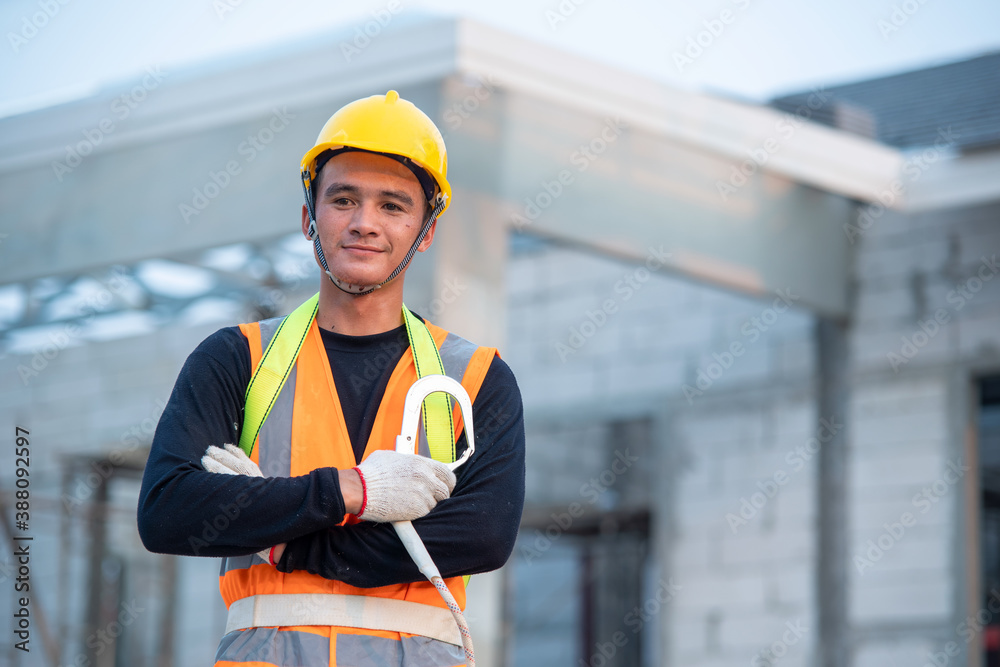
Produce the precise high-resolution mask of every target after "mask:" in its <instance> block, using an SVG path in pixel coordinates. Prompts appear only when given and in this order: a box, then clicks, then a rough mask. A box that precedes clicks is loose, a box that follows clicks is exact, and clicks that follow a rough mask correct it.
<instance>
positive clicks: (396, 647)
mask: <svg viewBox="0 0 1000 667" xmlns="http://www.w3.org/2000/svg"><path fill="white" fill-rule="evenodd" d="M336 653H337V664H338V665H351V667H384V666H385V665H401V666H403V667H440V666H441V665H464V664H465V653H464V652H463V651H462V647H460V646H455V645H453V644H447V643H445V642H439V641H438V640H436V639H429V638H427V637H403V638H402V639H401V640H400V641H396V640H395V639H387V638H385V637H371V636H366V635H337V651H336Z"/></svg>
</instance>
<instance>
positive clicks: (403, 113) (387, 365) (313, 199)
mask: <svg viewBox="0 0 1000 667" xmlns="http://www.w3.org/2000/svg"><path fill="white" fill-rule="evenodd" d="M302 178H303V185H304V190H305V193H306V204H305V205H304V206H303V207H302V232H303V234H304V235H305V236H306V238H308V239H310V240H311V241H312V242H313V244H314V250H315V255H316V260H317V264H318V265H319V266H320V268H321V269H322V271H323V274H322V275H321V277H320V280H321V285H320V290H319V294H318V301H314V302H313V304H314V305H313V306H312V308H311V313H310V312H309V311H310V307H309V302H307V304H304V305H303V306H302V307H300V308H299V309H296V311H295V313H293V314H292V315H289V316H288V317H287V318H284V319H282V318H275V319H273V320H265V321H262V322H254V323H248V324H241V325H239V326H238V327H227V328H223V329H220V330H219V331H217V332H216V333H214V334H212V335H211V336H209V337H208V338H206V339H205V340H204V341H203V342H202V343H201V344H200V345H199V346H198V347H197V349H195V350H194V352H192V353H191V355H190V356H189V357H188V359H187V361H186V362H185V364H184V366H183V368H182V369H181V371H180V374H179V376H178V378H177V382H176V384H175V385H174V389H173V393H172V394H171V396H170V400H169V402H168V403H167V405H166V407H165V409H164V411H163V415H162V417H161V418H160V423H159V425H158V427H157V429H156V433H155V436H154V438H153V443H152V448H151V451H150V455H149V460H148V462H147V464H146V470H145V474H144V476H143V481H142V489H141V492H140V497H139V512H138V525H139V534H140V536H141V538H142V541H143V543H144V544H145V546H146V548H147V549H149V550H150V551H154V552H159V553H170V554H179V555H187V556H214V557H222V558H223V562H222V571H221V573H220V590H221V593H222V597H223V599H224V601H225V603H226V606H227V607H228V608H229V617H228V622H227V632H226V634H225V636H224V637H223V638H222V640H221V642H220V644H219V648H218V652H217V654H216V658H215V659H216V663H215V664H216V665H217V666H222V665H241V666H243V667H247V666H250V665H277V666H285V665H287V666H289V667H290V666H292V665H296V666H298V665H310V666H311V665H407V666H414V667H416V666H419V667H424V666H426V667H433V666H437V665H448V666H453V665H462V664H466V658H465V657H464V655H463V651H462V647H461V645H460V644H461V639H460V638H458V639H456V638H457V636H458V633H457V632H456V629H455V624H454V621H453V620H451V617H450V616H449V614H448V611H447V609H446V608H445V603H444V602H443V601H442V599H441V598H440V596H439V595H438V592H437V591H436V590H435V588H434V586H432V585H431V584H430V583H428V582H427V581H425V580H424V577H423V576H422V575H421V573H420V572H419V571H418V570H417V568H416V566H415V565H414V564H413V562H412V561H411V559H410V557H409V555H408V554H407V552H406V551H405V550H404V548H403V546H402V544H401V542H400V540H399V538H398V537H397V535H396V533H395V532H394V530H393V527H392V525H391V524H390V523H389V522H393V521H405V520H413V525H414V527H415V528H416V529H417V532H418V534H419V535H420V537H421V538H422V540H423V542H424V544H425V545H426V547H427V550H428V552H429V554H430V555H431V557H432V558H433V560H434V562H435V563H436V564H437V566H438V568H439V569H440V572H441V575H442V576H443V577H445V583H446V584H447V588H448V590H450V592H451V593H452V594H453V595H454V597H455V599H456V601H457V602H458V604H459V606H461V607H464V605H465V597H466V596H465V586H466V583H467V581H466V579H464V578H463V575H472V574H476V573H480V572H486V571H490V570H494V569H496V568H499V567H500V566H501V565H503V564H504V563H505V562H506V560H507V558H508V557H509V556H510V553H511V551H512V549H513V546H514V539H515V537H516V534H517V529H518V524H519V522H520V517H521V509H522V506H523V499H524V427H523V413H522V406H521V398H520V393H519V390H518V388H517V384H516V382H515V379H514V376H513V374H512V373H511V371H510V368H509V367H508V366H507V365H506V364H505V363H504V362H503V361H502V360H501V359H500V357H499V356H498V355H497V352H496V350H495V349H493V348H487V347H480V346H477V345H475V344H473V343H470V342H469V341H466V340H465V339H463V338H461V337H459V336H457V335H455V334H453V333H449V332H447V331H444V330H443V329H440V328H439V327H437V326H435V325H433V324H431V323H430V322H427V321H425V320H422V318H419V317H417V316H414V315H413V314H412V313H410V312H409V311H407V310H406V309H405V307H404V306H403V283H404V280H405V277H406V268H407V265H408V262H409V261H410V259H411V258H412V257H413V256H414V253H415V252H423V251H425V250H427V248H428V247H429V246H430V245H431V243H432V241H433V239H434V234H435V232H436V229H437V220H438V216H439V215H441V214H442V213H444V212H445V210H446V209H447V208H448V205H449V204H450V197H451V187H450V185H449V184H448V180H447V153H446V150H445V146H444V141H443V139H442V137H441V134H440V132H439V131H438V129H437V128H436V127H435V125H434V123H433V122H432V121H431V120H430V119H429V118H428V117H427V116H426V115H425V114H424V113H423V112H421V111H420V110H419V109H417V108H416V107H415V106H414V105H413V104H411V103H410V102H408V101H406V100H404V99H401V98H400V97H399V95H398V94H397V93H396V92H395V91H389V92H388V93H387V94H386V95H377V96H373V97H368V98H364V99H361V100H357V101H355V102H352V103H350V104H348V105H346V106H345V107H343V108H342V109H340V110H339V111H337V113H335V114H334V115H333V116H332V117H331V118H330V119H329V121H327V123H326V125H325V126H324V127H323V129H322V131H321V132H320V134H319V138H318V139H317V141H316V144H315V146H313V147H312V148H311V149H310V150H309V151H308V152H307V153H306V154H305V156H304V157H303V160H302ZM314 299H315V297H314ZM298 313H305V314H306V315H305V316H302V317H300V318H299V320H296V321H300V322H301V324H300V325H299V326H301V333H299V334H297V335H293V336H292V337H293V338H297V340H290V337H289V334H288V331H289V330H294V322H292V320H293V319H294V318H295V316H296V314H298ZM310 317H311V319H310ZM428 334H429V336H428ZM421 336H423V337H424V338H420V337H421ZM417 340H423V341H425V344H424V346H423V348H420V346H418V345H417V344H416V343H415V342H414V341H417ZM272 341H274V344H273V345H272V346H271V348H269V344H270V343H271V342H272ZM279 341H280V343H279ZM426 341H430V343H432V344H428V343H426ZM428 345H429V349H430V350H431V351H430V353H428V352H427V351H426V349H427V347H428ZM289 346H291V347H289ZM278 348H281V349H282V350H284V349H286V348H287V349H291V350H293V352H291V353H287V352H285V353H281V352H275V353H274V354H276V355H277V354H289V355H290V356H289V360H288V362H287V364H286V368H287V372H285V376H286V377H285V379H284V382H283V384H280V383H278V384H274V385H273V387H279V386H280V389H277V388H275V389H270V390H265V389H260V390H259V389H258V382H259V383H260V385H259V386H265V385H266V386H272V385H268V382H267V380H268V378H267V377H265V376H266V375H267V373H265V372H264V371H263V370H261V368H268V367H269V364H270V363H271V362H270V361H268V360H269V359H270V358H271V355H272V349H278ZM419 349H424V351H423V352H420V353H419V354H418V351H419ZM421 354H422V355H423V361H421V359H420V358H419V357H420V356H421ZM429 357H435V358H437V359H438V361H434V360H433V359H432V360H431V361H427V359H428V358H429ZM262 358H263V359H264V361H263V362H262ZM275 363H277V362H275ZM434 363H436V364H438V365H439V366H440V367H441V372H443V373H445V374H447V375H449V376H451V377H453V378H454V379H455V380H458V381H460V382H461V383H462V386H463V387H464V388H465V390H466V391H467V392H468V394H469V396H470V397H471V398H472V400H473V420H472V421H473V423H474V424H475V436H476V437H475V447H474V453H473V455H472V456H471V458H470V459H469V460H468V462H466V463H465V464H463V465H462V466H461V467H460V468H458V470H457V473H452V472H451V471H450V470H449V468H448V467H447V466H446V465H445V463H444V462H442V461H440V460H436V459H441V458H442V457H441V456H438V455H437V454H434V456H433V457H432V456H431V455H429V453H428V451H427V449H428V447H429V446H430V445H429V444H428V442H427V440H428V439H429V438H430V434H431V430H430V427H429V426H427V425H426V424H425V425H424V426H425V428H426V429H427V430H426V433H424V432H423V431H422V432H421V445H420V450H421V452H422V453H424V454H425V455H424V456H415V455H413V454H403V453H396V452H395V451H393V450H394V446H395V436H396V435H398V434H399V429H400V423H401V419H402V407H403V401H404V398H405V395H406V392H407V390H408V389H409V387H410V385H412V384H413V383H414V382H415V381H416V380H417V378H418V375H421V374H422V373H424V372H426V368H421V369H417V368H416V366H417V365H418V364H419V365H421V366H422V367H427V366H428V365H429V364H431V365H432V364H434ZM276 367H277V366H276ZM277 374H278V375H281V371H279V372H278V373H277ZM272 375H273V373H272ZM251 381H252V382H251ZM251 384H252V385H253V386H252V387H251V390H250V391H249V392H248V386H251ZM268 391H271V392H272V395H268V393H267V392H268ZM435 396H444V395H443V394H435ZM252 397H255V398H252ZM262 397H263V401H264V403H266V404H267V406H270V409H269V412H267V411H264V412H263V413H262V412H261V410H260V409H259V408H258V407H256V406H257V403H259V402H260V400H261V398H262ZM445 404H446V406H450V401H445ZM427 405H428V404H427V403H425V404H424V414H425V421H426V422H428V423H430V422H431V421H432V419H431V417H429V416H428V415H429V414H430V413H429V412H428V408H427ZM447 410H450V407H448V408H447ZM440 413H441V411H440V410H438V411H435V413H434V414H435V415H437V414H440ZM260 414H263V415H264V417H266V418H261V417H260ZM448 414H449V415H450V414H451V413H450V412H449V413H448ZM254 415H257V416H256V417H255V416H254ZM448 419H449V420H450V419H451V417H450V416H449V417H448ZM248 424H249V425H250V426H248ZM445 424H446V426H444V427H442V426H440V424H439V425H438V426H437V427H435V428H436V429H437V430H436V433H438V434H439V435H440V434H441V432H442V429H445V435H446V436H447V437H445V438H444V440H443V442H444V443H445V446H446V449H447V448H448V447H451V448H452V450H451V456H452V457H455V456H459V455H461V453H462V452H463V451H464V450H465V449H466V445H467V443H466V442H465V432H464V430H463V428H462V423H461V418H460V416H459V415H458V413H457V412H456V415H455V416H454V421H453V422H452V421H447V422H445ZM253 433H257V434H258V435H257V437H256V438H255V437H254V436H253ZM436 442H437V443H438V445H440V442H442V440H441V438H440V437H438V438H437V439H436ZM236 443H239V444H240V447H236V446H235V444H236ZM248 450H249V452H250V454H249V456H248V455H247V453H246V452H247V451H248ZM431 453H432V454H433V452H431ZM446 454H447V452H446ZM452 460H453V458H452ZM222 473H225V474H222ZM456 474H457V477H456Z"/></svg>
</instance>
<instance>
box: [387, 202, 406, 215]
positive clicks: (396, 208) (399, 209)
mask: <svg viewBox="0 0 1000 667" xmlns="http://www.w3.org/2000/svg"><path fill="white" fill-rule="evenodd" d="M385 207H386V208H387V209H388V210H390V211H392V212H394V213H395V212H402V211H403V209H402V207H400V206H399V204H394V203H392V202H391V201H390V202H386V204H385Z"/></svg>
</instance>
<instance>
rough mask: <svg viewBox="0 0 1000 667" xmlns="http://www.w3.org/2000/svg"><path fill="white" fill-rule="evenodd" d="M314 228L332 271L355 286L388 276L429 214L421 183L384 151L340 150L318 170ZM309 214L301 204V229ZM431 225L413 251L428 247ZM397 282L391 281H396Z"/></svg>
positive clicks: (306, 222) (381, 279)
mask: <svg viewBox="0 0 1000 667" xmlns="http://www.w3.org/2000/svg"><path fill="white" fill-rule="evenodd" d="M315 196H316V229H317V230H318V232H319V236H320V242H321V243H322V244H323V254H324V255H325V256H326V261H327V264H328V265H329V267H330V272H331V273H332V274H333V275H334V276H336V277H337V278H339V279H340V280H343V281H346V282H348V283H352V284H354V285H374V284H377V283H380V282H382V281H383V280H385V279H386V278H388V277H389V274H391V273H392V271H393V269H395V268H396V267H397V266H398V265H399V263H400V262H402V261H403V258H404V257H405V256H406V252H407V251H408V250H409V249H410V245H412V244H413V242H414V241H415V240H416V238H417V235H418V234H419V233H420V227H421V225H422V223H423V221H424V219H425V216H426V213H427V203H426V202H425V201H424V195H423V190H422V189H421V187H420V182H419V181H418V180H417V178H416V176H414V175H413V173H412V172H411V171H410V170H409V169H407V168H406V167H404V166H403V165H402V164H400V163H399V162H396V161H395V160H392V159H390V158H387V157H385V156H382V155H375V154H373V153H362V152H348V153H341V154H340V155H337V156H335V157H334V158H332V159H331V160H330V161H329V162H327V163H326V165H325V166H324V167H323V169H322V170H321V171H320V178H319V183H318V184H317V186H316V187H315ZM308 230H309V213H308V211H307V209H306V208H305V206H303V207H302V232H303V234H306V235H307V236H308ZM433 238H434V228H433V227H432V228H431V230H430V231H429V232H428V233H427V235H426V236H425V237H424V239H423V241H421V243H420V245H419V246H418V248H417V250H418V251H420V252H423V251H424V250H426V249H427V248H429V247H430V245H431V241H432V240H433ZM394 282H395V281H394Z"/></svg>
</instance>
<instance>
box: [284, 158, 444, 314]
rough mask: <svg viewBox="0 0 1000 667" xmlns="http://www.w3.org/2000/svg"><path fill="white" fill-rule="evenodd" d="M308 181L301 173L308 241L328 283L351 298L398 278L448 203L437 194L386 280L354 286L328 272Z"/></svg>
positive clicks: (304, 173)
mask: <svg viewBox="0 0 1000 667" xmlns="http://www.w3.org/2000/svg"><path fill="white" fill-rule="evenodd" d="M310 180H311V179H310V178H309V174H308V172H303V175H302V188H303V190H304V191H305V197H306V208H307V210H308V212H309V239H310V240H311V241H312V242H313V249H314V250H315V251H316V257H317V259H319V263H320V265H321V266H322V267H323V272H324V273H326V275H327V277H328V278H329V279H330V282H332V283H333V284H334V285H335V286H336V287H337V289H339V290H340V291H341V292H345V293H347V294H351V295H353V296H364V295H365V294H371V293H372V292H374V291H375V290H377V289H379V288H380V287H382V286H383V285H385V284H386V283H388V282H390V281H391V280H393V279H395V278H396V276H398V275H399V274H400V273H402V272H403V270H404V269H405V268H406V265H407V264H409V263H410V260H411V259H413V255H415V254H416V252H417V247H418V246H419V245H420V243H421V242H422V241H423V240H424V237H425V236H427V232H429V231H430V229H431V226H433V225H434V221H435V220H437V217H438V216H439V215H441V211H442V210H443V209H444V207H445V204H447V203H448V202H447V198H446V197H445V195H444V194H443V193H439V194H438V196H437V204H436V205H435V206H434V210H433V211H431V214H430V216H428V218H427V220H426V221H425V222H424V224H423V227H421V229H420V233H419V234H417V239H416V240H415V241H414V242H413V245H411V246H410V249H409V250H408V251H407V252H406V256H405V257H404V258H403V261H402V262H400V263H399V266H397V267H396V268H395V269H393V270H392V273H390V274H389V277H388V278H386V279H385V280H383V281H382V282H380V283H378V284H377V285H355V284H353V283H349V282H346V281H344V280H341V279H340V278H338V277H336V276H335V275H333V274H332V273H331V272H330V267H329V266H328V265H327V263H326V256H325V255H324V254H323V246H322V245H320V242H319V232H318V231H317V230H316V212H315V209H314V208H313V199H312V188H311V187H310V186H311V183H310Z"/></svg>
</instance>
